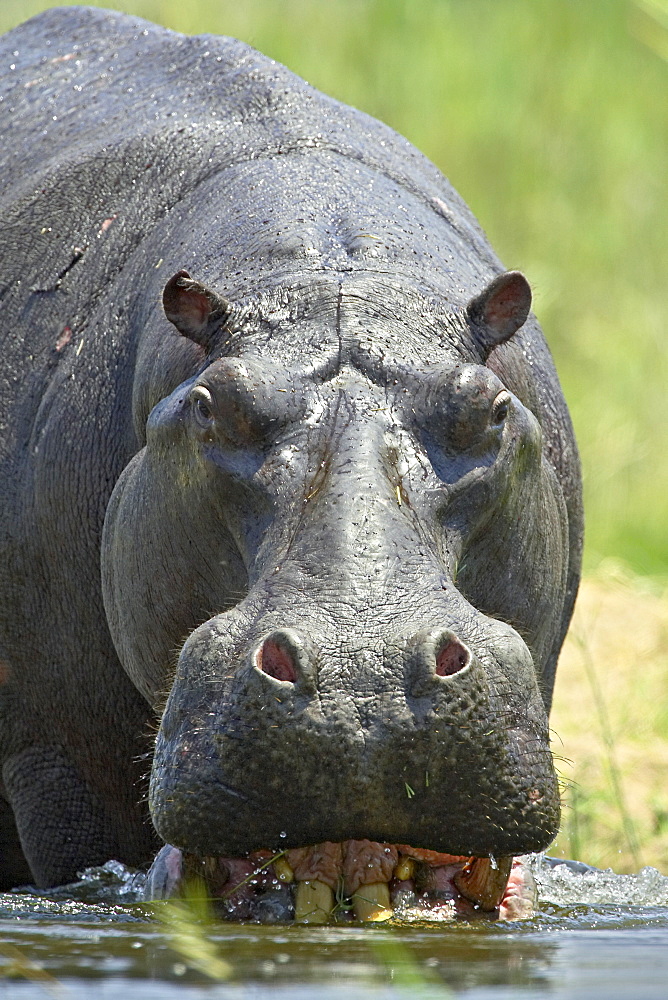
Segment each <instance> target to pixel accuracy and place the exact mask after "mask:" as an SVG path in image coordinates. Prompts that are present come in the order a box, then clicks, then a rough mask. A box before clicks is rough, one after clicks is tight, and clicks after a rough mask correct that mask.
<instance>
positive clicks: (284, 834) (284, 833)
mask: <svg viewBox="0 0 668 1000" xmlns="http://www.w3.org/2000/svg"><path fill="white" fill-rule="evenodd" d="M278 836H279V837H282V838H283V840H285V838H286V837H287V833H286V832H285V830H281V832H280V833H279V835H278Z"/></svg>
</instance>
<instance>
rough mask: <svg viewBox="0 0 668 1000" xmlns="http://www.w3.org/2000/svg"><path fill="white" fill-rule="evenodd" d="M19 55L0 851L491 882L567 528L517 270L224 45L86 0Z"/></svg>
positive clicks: (294, 889) (370, 890) (395, 887)
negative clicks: (87, 5) (508, 267)
mask: <svg viewBox="0 0 668 1000" xmlns="http://www.w3.org/2000/svg"><path fill="white" fill-rule="evenodd" d="M1 51H2V57H1V59H0V65H1V66H2V90H1V97H0V116H1V121H2V136H3V142H2V148H1V150H0V160H1V164H0V173H1V175H2V178H3V185H2V193H1V196H0V199H1V206H2V209H1V213H0V215H1V223H0V225H1V228H2V238H1V241H0V254H1V255H2V272H1V277H0V281H1V288H0V298H1V300H2V317H3V324H2V333H1V337H2V352H1V356H0V460H1V465H0V492H1V496H2V503H1V506H0V548H1V553H2V555H1V558H0V755H1V759H2V784H1V786H0V791H1V795H2V797H1V799H0V802H1V803H2V805H1V808H0V836H1V838H2V850H1V851H0V855H1V857H2V859H3V863H2V871H1V878H2V884H3V885H4V886H5V887H6V886H10V885H15V884H16V883H17V882H19V881H25V880H26V879H28V878H29V879H31V880H32V882H33V883H35V884H36V885H38V886H41V887H48V886H53V885H56V884H63V883H67V882H68V881H71V880H72V879H73V878H74V877H75V875H76V873H77V872H78V871H80V870H82V869H83V868H84V867H86V866H91V865H96V864H100V863H102V862H104V861H105V860H107V859H109V858H115V859H117V860H120V861H122V862H123V863H125V864H127V865H130V866H144V867H145V868H147V867H148V865H149V863H150V861H151V859H152V858H153V857H154V856H155V854H156V852H157V851H159V853H158V858H157V860H156V862H155V864H154V866H153V869H152V874H151V878H150V883H151V885H152V886H153V889H152V892H153V894H154V895H161V894H165V893H166V892H170V891H175V890H176V888H177V887H178V886H179V885H180V884H182V882H183V880H184V879H185V877H186V875H187V874H188V873H191V874H192V873H195V874H199V875H202V876H203V877H204V878H205V881H206V885H207V886H208V888H209V891H210V893H211V894H212V895H214V896H217V898H219V899H220V900H222V901H227V903H228V904H229V905H228V911H229V913H228V915H232V916H235V915H236V916H238V917H244V918H248V919H264V917H263V914H266V913H269V914H271V913H274V912H278V913H279V917H280V918H281V919H283V918H286V919H289V918H290V917H291V916H292V915H293V914H296V918H297V919H306V920H308V919H309V918H312V919H323V920H324V919H330V916H331V914H332V912H333V911H335V910H336V907H337V905H339V904H341V902H342V900H343V901H344V904H343V905H340V906H339V909H340V911H341V912H346V913H349V912H353V914H354V915H357V916H358V917H359V918H360V919H365V914H366V916H368V915H369V913H371V918H374V915H375V916H376V917H377V916H378V914H381V916H385V915H387V914H388V913H391V912H392V906H393V901H394V900H395V898H396V897H397V894H399V895H401V894H402V893H403V895H404V897H405V896H406V894H407V893H408V894H409V895H410V893H413V897H414V898H418V897H420V896H421V895H422V897H424V898H440V899H441V900H443V899H444V898H445V897H447V899H448V900H450V902H453V901H454V905H455V908H457V906H460V904H461V905H463V904H462V902H461V901H462V900H468V901H469V903H470V905H471V907H472V908H473V909H475V908H476V907H477V908H478V909H482V910H486V911H488V912H490V913H492V912H497V913H498V912H500V911H501V909H502V907H503V906H504V905H505V903H504V900H505V901H507V900H508V899H509V898H510V897H511V896H512V895H513V892H515V893H516V889H517V884H518V882H519V881H521V879H520V878H519V876H518V875H517V874H515V875H514V874H513V873H516V871H517V864H516V863H515V862H514V861H513V858H515V857H516V856H518V855H521V854H524V853H527V852H533V851H538V850H541V849H543V848H545V847H546V846H547V845H548V844H549V843H550V841H551V840H552V838H553V837H554V835H555V833H556V831H557V829H558V824H559V792H558V782H557V778H556V776H555V770H554V766H553V760H552V754H551V751H550V743H549V729H548V713H549V708H550V701H551V695H552V687H553V682H554V672H555V665H556V662H557V657H558V653H559V649H560V646H561V644H562V640H563V638H564V634H565V631H566V629H567V626H568V622H569V618H570V615H571V611H572V607H573V602H574V598H575V593H576V590H577V584H578V577H579V567H580V552H581V540H582V515H581V490H580V475H579V466H578V456H577V450H576V445H575V441H574V437H573V432H572V427H571V422H570V420H569V416H568V412H567V409H566V405H565V402H564V399H563V396H562V392H561V389H560V386H559V382H558V378H557V375H556V373H555V369H554V365H553V362H552V359H551V356H550V353H549V350H548V348H547V346H546V343H545V340H544V338H543V335H542V332H541V330H540V327H539V325H538V323H537V321H536V319H535V317H534V316H533V314H532V313H531V290H530V286H529V283H528V281H527V279H526V278H525V276H524V275H523V274H522V273H521V272H520V271H513V270H506V269H505V268H504V266H503V265H502V264H501V263H500V261H499V259H498V258H497V257H496V255H495V253H494V251H493V250H492V249H491V247H490V245H489V243H488V241H487V239H486V237H485V235H484V233H483V232H482V230H481V229H480V227H479V225H478V223H477V222H476V220H475V218H474V217H473V215H472V214H471V212H470V210H469V209H468V208H467V206H466V205H465V204H464V202H463V201H462V199H461V198H460V197H459V196H458V195H457V194H456V193H455V191H454V190H453V188H452V187H451V186H450V184H449V183H448V181H447V180H446V179H445V178H444V177H443V175H442V174H441V173H440V172H439V170H438V169H437V168H436V167H435V166H433V165H432V164H431V163H430V162H429V161H428V160H427V159H425V157H424V156H422V155H421V154H420V153H419V152H418V151H417V150H416V149H415V148H414V147H413V146H411V145H410V143H409V142H408V141H407V140H405V139H403V138H402V137H400V136H399V135H397V134H396V133H395V132H393V131H392V130H391V129H390V128H388V127H386V126H385V125H383V124H381V123H380V122H378V121H375V120H374V119H372V118H370V117H368V116H367V115H365V114H362V113H360V112H359V111H356V110H353V109H352V108H349V107H346V106H344V105H343V104H340V103H339V102H338V101H336V100H333V99H331V98H329V97H326V96H324V95H322V94H320V93H318V92H317V91H316V90H314V89H313V88H312V87H310V86H309V85H308V84H307V83H305V82H304V81H302V80H300V79H299V78H298V77H297V76H295V75H293V74H292V73H291V72H289V71H288V70H287V69H285V68H284V67H282V66H280V65H278V64H277V63H275V62H273V61H272V60H270V59H268V58H266V57H264V56H263V55H261V54H259V53H258V52H256V51H254V50H253V49H252V48H250V47H249V46H248V45H245V44H243V43H241V42H239V41H236V40H233V39H228V38H219V37H213V36H210V35H203V36H200V37H185V36H183V35H180V34H177V33H174V32H172V31H169V30H166V29H164V28H161V27H157V26H155V25H152V24H150V23H148V22H145V21H143V20H140V19H138V18H136V17H130V16H125V15H122V14H117V13H114V12H111V11H103V10H98V9H87V8H83V7H67V8H60V9H53V10H50V11H47V12H46V13H43V14H40V15H39V16H38V17H36V18H34V19H32V20H30V21H28V22H27V23H26V24H24V25H22V26H21V27H19V28H17V29H15V30H14V31H12V32H10V33H9V34H7V35H6V36H5V37H4V39H3V40H2V50H1ZM161 844H162V845H164V846H162V848H161V849H160V845H161ZM430 892H431V893H432V897H430V896H429V893H430ZM439 893H440V897H439ZM335 897H336V900H338V903H335V902H334V900H335ZM347 898H351V899H352V900H353V903H352V911H350V909H349V908H347V904H345V900H346V899H347ZM267 899H269V900H270V902H271V905H269V904H268V903H267ZM230 900H231V901H232V902H233V903H234V905H232V903H231V902H230ZM276 900H278V902H276ZM272 907H274V909H272ZM365 907H366V909H365ZM223 908H224V907H223ZM276 908H278V909H277V911H276Z"/></svg>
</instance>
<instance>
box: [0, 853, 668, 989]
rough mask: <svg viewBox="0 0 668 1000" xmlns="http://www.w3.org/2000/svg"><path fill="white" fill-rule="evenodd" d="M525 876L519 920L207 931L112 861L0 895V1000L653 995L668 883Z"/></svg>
mask: <svg viewBox="0 0 668 1000" xmlns="http://www.w3.org/2000/svg"><path fill="white" fill-rule="evenodd" d="M532 867H533V869H534V874H535V876H536V879H537V881H538V884H539V895H540V902H539V906H538V911H537V913H536V916H535V917H534V918H533V919H531V920H527V921H522V922H520V923H515V924H500V923H499V924H493V923H489V922H487V921H479V922H475V923H458V924H452V923H443V924H439V925H433V924H432V925H426V924H417V925H403V926H392V927H390V926H388V925H376V926H364V927H356V926H351V925H347V926H330V927H313V926H298V927H297V926H291V927H277V926H271V927H267V926H265V927H259V926H254V925H245V926H243V925H238V924H221V923H217V924H214V925H211V926H209V927H208V928H203V927H202V926H201V925H198V924H197V923H193V922H192V921H189V922H184V921H183V920H182V919H181V918H180V916H179V911H178V909H176V910H174V909H172V910H167V911H166V912H168V913H171V914H172V916H171V918H170V920H169V922H166V919H165V918H163V920H161V921H160V920H157V919H156V918H155V917H154V916H153V913H152V911H151V909H150V908H149V907H148V906H146V905H142V904H141V903H138V902H137V901H136V900H137V899H138V898H139V897H140V894H141V879H140V878H138V877H136V876H135V877H133V876H132V875H131V874H130V873H128V872H127V871H126V870H125V869H123V867H122V866H120V865H115V863H113V862H112V863H110V864H109V865H107V866H105V868H104V869H93V870H91V871H90V872H88V873H87V874H86V877H85V878H84V879H82V881H81V882H79V883H77V884H75V885H74V886H69V887H67V888H66V889H65V890H57V891H54V892H49V893H41V894H37V893H30V892H25V893H20V894H19V893H11V894H6V895H0V998H4V997H8V998H9V997H11V998H14V997H16V998H17V1000H33V998H40V1000H44V998H45V997H49V996H53V997H62V998H63V1000H67V998H72V1000H79V998H81V1000H84V998H86V1000H89V998H90V997H91V996H95V997H96V998H102V1000H106V998H109V1000H134V998H135V997H136V998H138V1000H153V998H156V1000H158V998H159V1000H170V998H172V997H174V998H177V997H178V1000H191V998H193V1000H194V998H197V1000H204V998H206V1000H218V998H225V1000H269V998H275V1000H282V998H286V1000H287V998H295V1000H307V998H308V1000H311V998H316V1000H344V998H345V1000H357V998H359V1000H390V998H399V997H420V998H424V1000H431V998H434V1000H436V998H439V1000H446V998H466V1000H488V998H489V1000H502V998H503V1000H506V998H507V1000H511V998H512V1000H514V998H521V1000H533V998H539V997H540V998H545V997H547V998H554V1000H599V998H600V1000H616V998H624V1000H665V998H666V996H668V878H666V877H665V876H663V875H660V874H659V872H657V871H655V870H654V869H651V868H645V869H643V870H642V871H641V872H639V873H638V874H637V875H616V874H614V873H613V872H601V871H598V870H596V869H589V868H587V866H585V865H581V866H578V865H577V864H571V866H570V867H566V866H565V865H563V864H558V865H556V866H555V864H554V862H551V861H550V860H549V859H545V858H543V857H542V856H539V857H537V858H535V859H533V860H532ZM161 907H162V912H163V913H164V912H165V907H164V904H159V906H158V911H160V910H161ZM93 980H94V981H95V982H94V983H93V982H92V981H93Z"/></svg>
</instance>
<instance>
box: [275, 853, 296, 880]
mask: <svg viewBox="0 0 668 1000" xmlns="http://www.w3.org/2000/svg"><path fill="white" fill-rule="evenodd" d="M274 875H275V876H276V878H277V879H278V881H279V882H294V880H295V873H294V872H293V870H292V868H291V867H290V865H289V864H288V861H287V858H276V860H275V861H274Z"/></svg>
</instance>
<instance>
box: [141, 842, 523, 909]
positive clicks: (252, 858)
mask: <svg viewBox="0 0 668 1000" xmlns="http://www.w3.org/2000/svg"><path fill="white" fill-rule="evenodd" d="M197 881H199V882H200V884H201V883H202V882H203V883H204V886H205V888H206V893H207V896H208V897H209V898H210V899H211V901H212V903H213V907H214V911H215V913H216V915H218V916H220V917H222V918H223V919H228V920H239V921H247V920H250V921H254V922H258V923H283V922H295V923H303V924H325V923H339V922H348V921H353V920H354V921H360V922H378V921H386V920H390V919H393V918H394V919H399V920H408V921H412V920H436V921H443V920H452V919H455V918H471V917H475V916H486V917H488V918H491V919H497V920H498V919H501V920H517V919H523V918H526V917H530V916H531V915H532V914H533V909H534V903H535V895H536V891H535V883H534V880H533V877H532V875H531V873H530V871H529V869H528V868H527V867H526V865H524V864H523V863H522V861H521V860H519V859H515V858H512V857H506V858H499V859H498V860H496V859H494V858H484V857H480V858H476V857H462V856H458V855H452V854H442V853H438V852H436V851H430V850H423V849H421V848H413V847H411V846H409V845H407V844H380V843H376V842H373V841H369V840H348V841H345V842H343V843H331V842H325V843H321V844H316V845H315V846H312V847H300V848H292V849H289V850H285V851H281V852H278V853H277V852H270V851H254V852H252V853H250V854H248V855H247V856H246V857H241V858H218V857H205V858H201V857H197V856H196V855H193V854H187V853H184V852H182V851H180V850H179V849H178V848H176V847H172V846H171V845H169V844H167V845H165V846H164V847H163V848H162V850H161V851H160V852H159V854H158V855H157V857H156V859H155V861H154V863H153V866H152V868H151V871H150V872H149V876H148V882H147V893H146V894H147V898H149V899H163V898H166V897H169V896H173V895H177V894H179V893H182V892H184V891H185V892H187V891H188V887H189V886H192V885H193V883H194V882H197Z"/></svg>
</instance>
